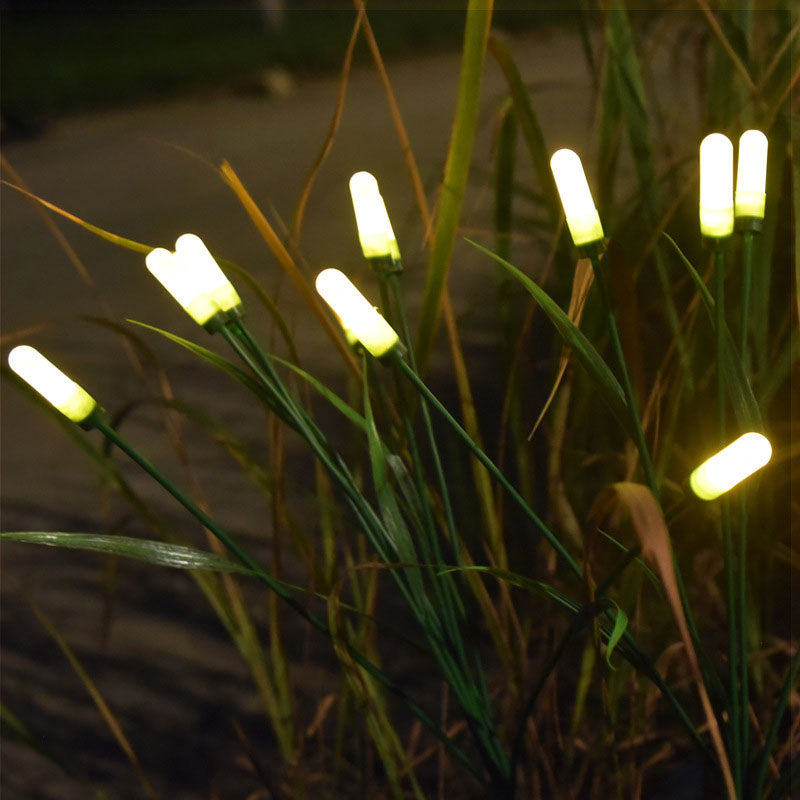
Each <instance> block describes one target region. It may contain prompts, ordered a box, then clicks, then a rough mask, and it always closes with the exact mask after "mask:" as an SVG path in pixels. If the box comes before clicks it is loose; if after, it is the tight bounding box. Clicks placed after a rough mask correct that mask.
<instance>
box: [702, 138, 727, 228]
mask: <svg viewBox="0 0 800 800" xmlns="http://www.w3.org/2000/svg"><path fill="white" fill-rule="evenodd" d="M700 230H701V231H702V233H703V235H704V236H710V237H712V238H714V239H721V238H723V237H725V236H730V235H731V234H732V233H733V145H732V144H731V140H730V139H729V138H728V137H727V136H725V135H724V134H722V133H711V134H709V135H708V136H706V138H705V139H703V141H702V142H701V143H700Z"/></svg>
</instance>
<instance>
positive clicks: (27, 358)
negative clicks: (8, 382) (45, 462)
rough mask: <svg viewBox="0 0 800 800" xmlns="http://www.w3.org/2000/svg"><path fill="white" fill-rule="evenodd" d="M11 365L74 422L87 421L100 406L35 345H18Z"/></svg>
mask: <svg viewBox="0 0 800 800" xmlns="http://www.w3.org/2000/svg"><path fill="white" fill-rule="evenodd" d="M8 365H9V366H10V367H11V369H13V370H14V372H16V373H17V375H19V376H20V378H22V379H23V380H24V381H25V382H26V383H29V384H30V385H31V386H32V387H33V388H34V389H36V391H37V392H39V394H40V395H42V397H44V399H45V400H47V401H48V402H49V403H50V404H51V405H53V406H55V407H56V408H57V409H58V410H59V411H60V412H61V413H62V414H63V415H64V416H65V417H68V418H69V419H71V420H72V421H73V422H83V421H84V420H85V419H86V418H87V417H88V416H89V414H91V413H92V411H94V409H95V408H96V407H97V403H96V402H95V401H94V400H93V399H92V398H91V397H90V396H89V394H88V393H87V392H86V391H85V390H84V389H82V388H81V387H80V386H78V384H77V383H75V381H73V380H72V379H71V378H68V377H67V376H66V375H65V374H64V373H63V372H62V371H61V370H60V369H59V368H58V367H56V366H55V365H54V364H52V363H51V362H50V361H48V360H47V359H46V358H45V357H44V356H43V355H42V354H41V353H40V352H39V351H38V350H36V349H35V348H33V347H29V346H28V345H26V344H23V345H20V346H19V347H15V348H14V349H13V350H12V351H11V352H10V353H9V354H8Z"/></svg>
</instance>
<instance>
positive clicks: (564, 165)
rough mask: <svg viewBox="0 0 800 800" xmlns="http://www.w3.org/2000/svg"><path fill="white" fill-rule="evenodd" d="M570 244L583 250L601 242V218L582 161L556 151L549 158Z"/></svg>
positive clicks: (569, 153)
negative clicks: (585, 246) (569, 236)
mask: <svg viewBox="0 0 800 800" xmlns="http://www.w3.org/2000/svg"><path fill="white" fill-rule="evenodd" d="M550 169H551V170H553V177H554V178H555V181H556V187H557V188H558V194H559V196H560V197H561V205H562V206H564V214H565V216H566V218H567V226H568V227H569V232H570V234H571V235H572V241H573V242H575V245H576V246H577V247H582V246H584V245H587V244H592V243H593V242H599V241H602V239H603V226H602V224H601V223H600V215H599V214H598V213H597V209H596V208H595V205H594V200H593V199H592V193H591V191H590V189H589V183H588V182H587V180H586V174H585V173H584V171H583V164H581V159H580V157H579V156H578V154H577V153H576V152H575V151H574V150H566V149H563V150H557V151H556V152H555V153H553V157H552V158H551V159H550Z"/></svg>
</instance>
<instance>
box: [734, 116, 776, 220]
mask: <svg viewBox="0 0 800 800" xmlns="http://www.w3.org/2000/svg"><path fill="white" fill-rule="evenodd" d="M767 148H768V143H767V137H766V136H765V135H764V134H763V133H762V132H761V131H757V130H749V131H745V132H744V133H743V134H742V135H741V137H740V139H739V162H738V165H737V169H736V198H735V199H736V203H735V206H736V216H737V217H755V218H757V219H764V206H765V205H766V199H767V195H766V186H767Z"/></svg>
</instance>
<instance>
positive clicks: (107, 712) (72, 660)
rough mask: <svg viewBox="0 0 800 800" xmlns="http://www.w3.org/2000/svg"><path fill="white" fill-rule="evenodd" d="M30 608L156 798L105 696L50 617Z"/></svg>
mask: <svg viewBox="0 0 800 800" xmlns="http://www.w3.org/2000/svg"><path fill="white" fill-rule="evenodd" d="M32 610H33V613H34V614H35V615H36V618H37V619H38V620H39V622H40V623H41V624H42V627H43V628H44V629H45V630H46V631H47V632H48V633H49V634H50V636H51V637H52V638H53V641H55V643H56V644H57V645H58V648H59V650H61V652H62V653H63V654H64V657H65V658H66V659H67V661H68V662H69V664H70V666H71V667H72V669H73V671H74V672H75V674H76V675H77V676H78V678H79V680H80V682H81V683H82V684H83V686H84V688H85V689H86V691H87V692H88V693H89V696H90V697H91V698H92V700H93V701H94V704H95V705H96V706H97V710H98V711H99V712H100V715H101V716H102V718H103V720H104V721H105V723H106V725H107V726H108V729H109V731H111V734H112V735H113V736H114V738H115V739H116V740H117V744H118V745H119V746H120V749H121V750H122V752H123V753H124V754H125V757H126V758H127V759H128V761H129V762H130V764H131V766H132V767H133V771H134V772H135V773H136V777H137V778H138V780H139V783H140V784H141V786H142V789H143V790H144V793H145V794H146V795H147V796H148V797H149V798H151V800H158V797H159V795H158V794H157V792H156V790H155V789H154V788H153V785H152V784H151V783H150V781H149V780H148V778H147V776H146V775H145V774H144V772H143V771H142V766H141V764H140V763H139V758H138V756H137V755H136V752H135V751H134V749H133V747H132V746H131V743H130V741H129V740H128V737H127V736H125V733H124V732H123V730H122V726H121V725H120V724H119V720H118V719H117V717H116V715H115V714H114V712H113V711H112V710H111V708H110V707H109V705H108V703H106V701H105V698H104V697H103V695H102V694H101V692H100V690H99V689H98V688H97V685H96V684H95V682H94V681H93V680H92V679H91V678H90V677H89V674H88V673H87V672H86V670H85V669H84V667H83V665H82V664H81V662H80V661H79V659H78V657H77V656H76V655H75V653H74V652H73V650H72V648H71V647H70V646H69V645H68V644H67V641H66V639H64V637H63V636H62V635H61V634H60V633H59V632H58V630H57V629H56V627H55V625H53V623H52V621H51V620H50V618H49V617H48V616H47V615H46V614H45V613H44V612H43V611H42V610H41V609H40V608H39V607H37V606H35V605H33V606H32Z"/></svg>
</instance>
